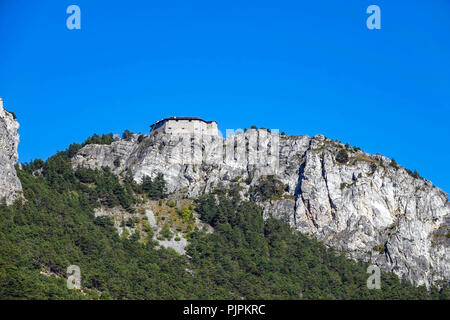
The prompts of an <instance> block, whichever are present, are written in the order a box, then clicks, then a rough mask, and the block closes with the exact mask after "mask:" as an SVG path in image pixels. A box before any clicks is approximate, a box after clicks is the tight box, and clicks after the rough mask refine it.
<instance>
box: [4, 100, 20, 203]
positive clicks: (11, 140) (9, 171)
mask: <svg viewBox="0 0 450 320" xmlns="http://www.w3.org/2000/svg"><path fill="white" fill-rule="evenodd" d="M18 129H19V123H18V122H17V120H16V116H15V115H14V113H11V112H8V111H6V110H5V109H4V108H3V100H2V99H1V98H0V199H5V200H6V203H8V204H11V203H12V202H13V201H14V200H15V199H17V198H18V197H19V196H20V194H21V192H22V186H21V184H20V180H19V178H18V177H17V174H16V170H15V165H16V164H17V160H18V158H19V156H18V153H17V146H18V145H19V134H18V133H17V130H18Z"/></svg>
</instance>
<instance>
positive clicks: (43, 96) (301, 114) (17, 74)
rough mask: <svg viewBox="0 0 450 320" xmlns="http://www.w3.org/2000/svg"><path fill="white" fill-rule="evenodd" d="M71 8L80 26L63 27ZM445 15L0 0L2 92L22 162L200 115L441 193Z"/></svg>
mask: <svg viewBox="0 0 450 320" xmlns="http://www.w3.org/2000/svg"><path fill="white" fill-rule="evenodd" d="M71 4H77V5H78V6H79V7H80V8H81V20H82V21H81V30H68V29H67V28H66V19H67V17H68V16H69V15H68V14H66V8H67V7H68V6H69V5H71ZM371 4H376V5H378V6H379V7H380V8H381V27H382V28H381V30H369V29H367V27H366V19H367V17H368V14H366V8H367V7H368V6H369V5H371ZM449 14H450V1H448V0H433V1H413V0H409V1H401V0H398V1H376V0H371V1H364V0H354V1H352V0H346V1H298V0H296V1H263V0H258V1H231V0H227V1H211V0H209V1H186V0H183V1H158V2H155V1H135V0H129V1H120V2H119V1H92V0H89V1H86V0H71V1H62V0H58V1H45V0H41V1H33V2H31V1H28V0H0V96H1V97H2V98H3V99H4V101H5V107H6V108H7V109H9V110H12V111H14V112H15V113H16V115H17V116H18V119H19V122H20V124H21V128H20V131H19V132H20V135H21V142H20V145H19V153H20V160H19V161H22V162H23V161H29V160H30V159H33V158H43V159H46V158H47V157H48V156H50V155H52V154H54V153H55V152H56V151H57V150H64V149H65V148H66V147H67V146H68V145H69V144H70V143H72V142H82V141H83V140H85V139H86V138H87V137H88V136H90V135H92V134H93V133H94V132H96V133H107V132H114V133H121V132H123V130H124V129H129V130H131V131H133V132H145V133H147V132H148V131H149V125H150V124H152V123H153V122H154V121H155V120H158V119H161V118H163V117H166V116H172V115H178V116H198V117H202V118H205V119H206V120H217V121H218V122H219V129H221V131H223V132H225V129H227V128H231V129H237V128H245V127H247V128H248V127H250V126H251V125H256V126H258V127H267V128H273V129H279V130H280V131H285V132H286V133H287V134H291V135H302V134H308V135H315V134H318V133H321V134H324V135H326V136H327V137H329V138H332V139H339V140H340V141H342V142H344V143H345V142H349V143H350V144H351V145H352V146H353V145H356V146H360V147H361V148H362V149H363V150H365V151H367V152H371V153H377V152H378V153H381V154H384V155H386V156H388V157H391V158H392V157H394V158H395V159H396V160H397V162H398V163H400V164H401V165H403V166H405V167H407V168H410V169H412V170H414V169H417V170H418V172H419V173H420V174H421V175H422V176H424V177H425V178H427V179H429V180H431V181H433V182H434V184H435V185H437V186H439V187H441V188H443V189H444V190H445V191H447V192H449V191H450V170H448V164H449V163H450V148H449V124H450V121H449V119H450V19H449Z"/></svg>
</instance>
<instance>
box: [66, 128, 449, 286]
mask: <svg viewBox="0 0 450 320" xmlns="http://www.w3.org/2000/svg"><path fill="white" fill-rule="evenodd" d="M342 153H344V154H345V155H347V157H339V156H338V154H342ZM73 166H74V167H77V166H85V167H90V168H100V167H102V166H108V167H110V168H111V169H112V170H113V172H115V173H116V174H118V175H121V174H123V172H124V171H125V170H127V169H130V170H131V171H132V173H133V175H134V178H135V180H136V181H137V182H141V180H142V178H143V176H145V175H148V176H152V177H154V176H155V175H157V174H158V173H163V174H164V177H165V179H166V181H167V183H168V189H169V191H170V192H175V191H177V192H183V193H186V194H187V195H188V196H191V197H192V196H196V195H198V194H200V193H203V192H209V191H210V190H211V189H212V188H215V187H217V186H219V185H223V186H229V185H232V184H240V186H241V187H242V191H241V194H242V196H243V197H246V198H248V197H250V196H251V192H250V190H251V188H252V187H253V186H255V185H258V183H260V181H261V179H260V178H261V177H262V176H268V175H274V176H276V177H277V179H279V180H280V181H281V182H282V183H283V184H285V186H286V188H285V192H284V194H283V195H281V196H277V197H272V198H269V199H259V200H258V202H259V204H260V205H261V207H262V208H263V211H264V216H265V217H269V216H275V217H277V218H280V219H283V220H284V221H286V223H289V224H290V225H291V226H292V227H294V228H296V229H297V230H299V231H301V232H302V233H305V234H310V235H312V236H314V237H316V238H317V239H318V240H320V241H322V242H324V243H325V244H326V245H328V246H333V247H336V248H337V249H338V250H340V251H341V252H342V253H344V254H346V255H348V256H349V257H351V258H353V259H357V260H364V261H371V262H372V263H375V264H377V265H379V266H381V267H382V268H383V269H384V270H387V271H393V272H395V273H396V274H398V275H399V276H402V277H405V278H406V279H408V280H410V281H412V282H414V283H416V284H426V285H429V284H431V283H434V282H435V281H437V280H442V279H445V280H449V279H450V263H449V262H450V261H449V220H450V215H449V214H450V205H449V202H448V195H447V194H445V193H444V192H443V191H441V190H440V189H438V188H436V187H434V186H433V185H432V183H431V182H430V181H427V180H425V179H423V178H420V177H418V176H417V175H415V174H413V173H412V172H410V171H408V170H406V169H404V168H401V167H399V166H398V165H396V164H395V163H394V162H391V160H389V159H388V158H386V157H384V156H381V155H372V154H367V153H365V152H363V151H361V150H359V149H357V148H349V147H346V146H344V145H343V144H341V143H339V142H337V141H333V140H330V139H327V138H325V137H324V136H321V135H317V136H315V137H309V136H284V135H279V134H277V133H270V132H268V131H267V130H253V129H252V130H248V131H246V132H245V133H237V134H234V135H229V136H228V137H227V138H226V139H223V138H221V137H204V138H203V139H202V138H201V137H197V136H189V135H170V134H162V133H158V134H151V135H150V136H145V137H144V139H142V137H141V138H139V139H138V138H137V136H134V137H132V138H131V139H129V141H126V140H120V139H119V140H118V141H115V142H113V143H112V144H111V145H86V146H85V147H84V148H82V149H81V150H80V151H79V152H78V154H77V155H76V156H75V157H74V158H73Z"/></svg>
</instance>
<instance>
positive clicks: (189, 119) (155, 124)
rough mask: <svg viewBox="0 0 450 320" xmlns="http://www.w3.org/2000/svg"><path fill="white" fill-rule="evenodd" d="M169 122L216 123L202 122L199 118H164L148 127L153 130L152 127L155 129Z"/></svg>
mask: <svg viewBox="0 0 450 320" xmlns="http://www.w3.org/2000/svg"><path fill="white" fill-rule="evenodd" d="M169 120H173V121H179V120H188V121H193V120H194V121H202V122H204V123H212V122H216V123H217V121H214V120H213V121H206V120H203V119H200V118H197V117H168V118H165V119H161V120H159V121H156V122H155V123H154V124H152V125H151V126H150V128H152V129H153V128H154V127H156V126H158V127H159V126H160V125H162V124H163V123H164V122H167V121H169Z"/></svg>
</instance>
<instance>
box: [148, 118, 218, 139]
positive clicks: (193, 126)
mask: <svg viewBox="0 0 450 320" xmlns="http://www.w3.org/2000/svg"><path fill="white" fill-rule="evenodd" d="M150 128H151V131H150V134H153V133H155V132H163V133H170V134H202V135H213V136H217V135H218V129H217V122H216V121H205V120H203V119H200V118H197V117H169V118H165V119H162V120H159V121H156V122H155V123H154V124H152V125H151V126H150Z"/></svg>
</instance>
